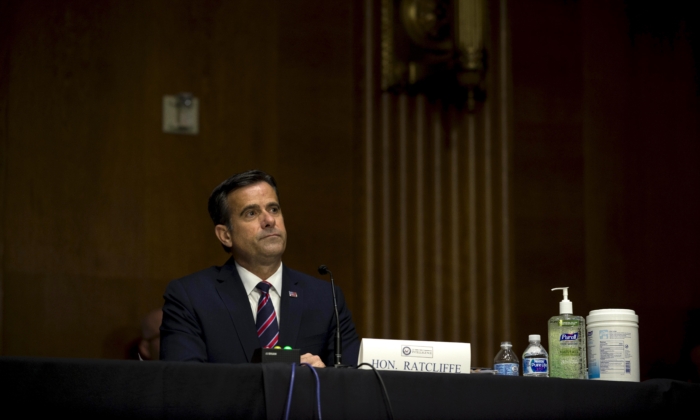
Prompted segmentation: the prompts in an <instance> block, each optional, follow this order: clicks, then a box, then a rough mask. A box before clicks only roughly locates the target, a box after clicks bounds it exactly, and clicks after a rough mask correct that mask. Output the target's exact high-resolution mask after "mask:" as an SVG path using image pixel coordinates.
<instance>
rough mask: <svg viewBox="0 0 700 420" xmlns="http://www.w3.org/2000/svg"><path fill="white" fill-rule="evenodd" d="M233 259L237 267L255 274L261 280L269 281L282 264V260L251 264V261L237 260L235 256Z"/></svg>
mask: <svg viewBox="0 0 700 420" xmlns="http://www.w3.org/2000/svg"><path fill="white" fill-rule="evenodd" d="M233 258H234V260H236V262H237V263H238V265H240V266H241V267H243V268H245V269H246V270H248V271H250V272H251V273H253V274H255V275H256V276H258V277H259V278H260V279H261V280H267V279H269V278H270V277H271V276H272V275H273V274H275V272H277V270H278V269H279V268H280V264H282V260H276V261H274V262H270V263H266V262H263V263H260V262H258V263H253V262H251V261H245V260H241V259H238V258H236V257H235V256H234V257H233Z"/></svg>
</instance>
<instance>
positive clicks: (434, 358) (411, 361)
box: [358, 338, 472, 373]
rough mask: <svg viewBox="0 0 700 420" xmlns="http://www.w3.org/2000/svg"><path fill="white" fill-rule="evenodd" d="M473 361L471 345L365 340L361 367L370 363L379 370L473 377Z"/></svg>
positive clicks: (361, 348) (365, 367) (361, 351)
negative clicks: (471, 372) (470, 374)
mask: <svg viewBox="0 0 700 420" xmlns="http://www.w3.org/2000/svg"><path fill="white" fill-rule="evenodd" d="M471 361H472V352H471V346H470V345H469V343H446V342H441V341H414V340H381V339H377V338H363V339H362V342H361V343H360V357H359V361H358V364H361V363H369V364H370V365H372V366H374V368H375V369H377V370H397V371H404V372H436V373H469V372H470V370H471V369H470V368H471ZM362 369H370V368H369V367H367V366H362Z"/></svg>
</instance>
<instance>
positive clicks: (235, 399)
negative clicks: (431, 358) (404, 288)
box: [0, 357, 700, 419]
mask: <svg viewBox="0 0 700 420" xmlns="http://www.w3.org/2000/svg"><path fill="white" fill-rule="evenodd" d="M317 372H318V375H319V379H320V394H321V410H322V416H323V418H324V419H339V418H350V419H375V418H376V419H381V418H388V411H387V406H386V402H385V401H384V399H383V397H382V392H381V387H380V384H379V382H378V380H377V378H376V376H375V374H374V373H373V372H372V371H370V370H362V371H359V370H355V369H330V368H327V369H317ZM380 373H381V375H382V378H383V380H384V383H385V385H386V388H387V392H388V395H389V399H390V401H391V405H392V407H393V413H394V417H395V418H396V419H480V418H508V419H511V418H513V419H514V418H523V419H525V418H527V419H530V418H531V419H543V418H565V419H578V418H580V419H584V418H586V419H589V418H610V419H613V418H614V419H621V418H647V417H680V416H681V414H684V413H686V412H689V413H694V414H693V415H691V417H693V416H695V415H697V411H696V409H695V404H694V403H696V402H700V385H692V384H686V383H683V382H678V381H673V380H667V379H654V380H649V381H645V382H642V383H626V382H605V381H584V380H574V379H568V380H567V379H555V378H525V377H503V376H492V375H457V374H440V373H417V372H411V373H409V372H387V371H381V372H380ZM290 374H291V365H286V364H276V363H274V364H265V365H259V364H257V365H223V364H198V363H174V362H136V361H116V360H96V359H49V358H14V357H0V387H1V388H0V396H1V397H0V398H1V400H2V405H1V407H2V412H3V413H4V414H5V415H6V414H8V413H21V414H22V416H26V415H51V416H64V415H65V416H69V417H72V418H88V417H90V418H122V419H160V418H163V419H170V418H172V419H177V418H187V419H192V418H207V419H216V418H226V419H239V418H240V419H281V418H283V413H284V409H285V402H286V400H287V394H288V391H289V379H290ZM315 407H316V385H315V377H314V376H313V374H312V373H311V371H310V370H309V369H308V368H307V367H301V366H298V367H296V369H295V385H294V389H293V394H292V403H291V411H290V413H291V415H290V416H289V418H315V417H317V416H316V415H315V410H316V408H315ZM5 415H3V417H5Z"/></svg>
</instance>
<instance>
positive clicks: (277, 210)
mask: <svg viewBox="0 0 700 420" xmlns="http://www.w3.org/2000/svg"><path fill="white" fill-rule="evenodd" d="M279 211H280V209H279V207H272V208H271V209H270V213H277V212H279Z"/></svg>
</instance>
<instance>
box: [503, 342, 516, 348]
mask: <svg viewBox="0 0 700 420" xmlns="http://www.w3.org/2000/svg"><path fill="white" fill-rule="evenodd" d="M501 347H513V345H512V344H510V341H501Z"/></svg>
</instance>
